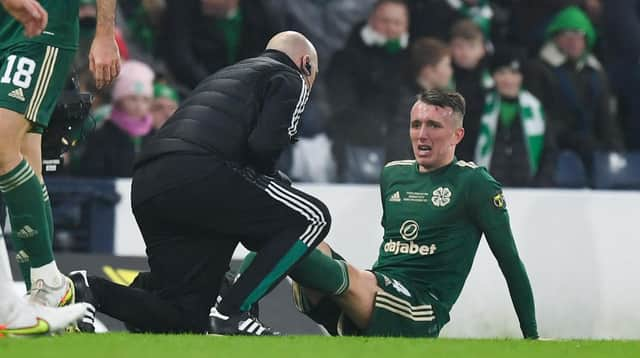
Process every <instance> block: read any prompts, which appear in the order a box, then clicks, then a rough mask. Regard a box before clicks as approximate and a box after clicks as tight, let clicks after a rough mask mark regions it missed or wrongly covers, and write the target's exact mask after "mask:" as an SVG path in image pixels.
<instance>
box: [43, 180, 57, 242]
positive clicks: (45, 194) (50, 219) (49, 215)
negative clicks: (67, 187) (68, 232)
mask: <svg viewBox="0 0 640 358" xmlns="http://www.w3.org/2000/svg"><path fill="white" fill-rule="evenodd" d="M42 199H43V200H44V213H45V214H46V216H47V229H48V231H49V239H50V240H51V248H53V240H54V236H53V210H51V201H49V192H48V191H47V186H46V185H44V183H43V184H42Z"/></svg>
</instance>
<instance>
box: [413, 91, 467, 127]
mask: <svg viewBox="0 0 640 358" xmlns="http://www.w3.org/2000/svg"><path fill="white" fill-rule="evenodd" d="M418 100H419V101H421V102H423V103H426V104H431V105H434V106H438V107H449V108H451V109H452V110H453V113H457V114H458V115H459V116H460V120H462V118H464V114H465V112H466V110H467V109H466V103H465V101H464V97H462V95H461V94H460V93H458V92H453V91H446V90H439V89H430V90H426V91H424V92H422V93H420V94H419V95H418Z"/></svg>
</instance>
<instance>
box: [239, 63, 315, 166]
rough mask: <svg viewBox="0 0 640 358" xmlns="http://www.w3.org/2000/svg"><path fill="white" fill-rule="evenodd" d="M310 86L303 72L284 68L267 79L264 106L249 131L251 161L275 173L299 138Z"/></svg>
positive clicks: (254, 164)
mask: <svg viewBox="0 0 640 358" xmlns="http://www.w3.org/2000/svg"><path fill="white" fill-rule="evenodd" d="M308 98H309V89H308V87H307V85H306V83H305V82H304V80H303V79H302V77H300V76H296V75H294V74H292V73H288V72H281V73H278V74H276V75H274V76H273V77H272V78H271V79H269V82H268V83H267V86H266V90H265V95H264V99H263V100H262V103H263V105H262V110H261V111H260V113H259V114H258V118H257V120H256V124H255V127H254V129H253V130H252V131H251V133H250V134H249V140H248V147H249V161H250V163H251V164H252V165H253V166H254V167H255V168H256V169H257V170H258V171H260V172H262V173H265V174H271V173H273V172H274V171H275V164H276V161H277V160H278V158H279V157H280V154H281V153H282V151H283V150H284V149H285V148H286V147H287V146H288V145H289V144H290V143H292V142H294V141H295V139H296V136H297V133H298V127H299V122H300V115H301V114H302V112H303V111H304V106H305V104H306V102H307V99H308Z"/></svg>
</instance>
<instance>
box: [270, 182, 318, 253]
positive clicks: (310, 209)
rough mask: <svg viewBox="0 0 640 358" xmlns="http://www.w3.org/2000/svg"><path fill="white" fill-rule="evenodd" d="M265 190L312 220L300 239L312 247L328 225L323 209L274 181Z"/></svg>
mask: <svg viewBox="0 0 640 358" xmlns="http://www.w3.org/2000/svg"><path fill="white" fill-rule="evenodd" d="M265 191H266V192H267V194H269V196H271V197H272V198H274V199H276V200H277V201H279V202H281V203H283V204H284V205H286V206H288V207H289V208H291V209H293V210H295V211H297V212H298V213H300V214H302V216H304V217H305V218H306V219H307V220H308V221H310V223H309V226H307V229H306V230H305V231H304V233H303V234H302V235H301V236H300V237H299V238H298V239H299V240H301V241H302V242H303V243H304V244H305V245H307V246H309V247H311V245H313V243H314V241H315V240H316V239H317V238H318V236H319V235H320V233H321V232H322V229H323V228H324V227H325V226H326V225H327V222H326V221H325V218H324V214H323V213H322V210H321V209H320V208H318V207H317V206H316V205H314V204H313V203H311V202H310V201H308V200H307V199H305V198H303V197H301V196H299V195H298V194H296V193H294V192H292V191H289V190H287V189H286V188H284V187H282V186H280V185H278V184H276V183H275V182H273V181H270V182H269V185H267V186H266V188H265Z"/></svg>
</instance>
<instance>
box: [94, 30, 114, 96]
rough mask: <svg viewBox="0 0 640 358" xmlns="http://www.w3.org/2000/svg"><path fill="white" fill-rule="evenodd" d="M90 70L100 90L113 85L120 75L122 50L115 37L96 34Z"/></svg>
mask: <svg viewBox="0 0 640 358" xmlns="http://www.w3.org/2000/svg"><path fill="white" fill-rule="evenodd" d="M89 70H91V73H93V77H94V78H95V80H96V87H97V88H98V89H100V88H102V87H104V86H106V85H108V84H109V83H111V82H112V81H113V80H114V79H115V78H116V77H118V74H119V73H120V50H118V44H117V43H116V39H115V37H114V36H113V35H99V34H97V33H96V36H95V38H94V39H93V43H92V44H91V50H90V51H89Z"/></svg>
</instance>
